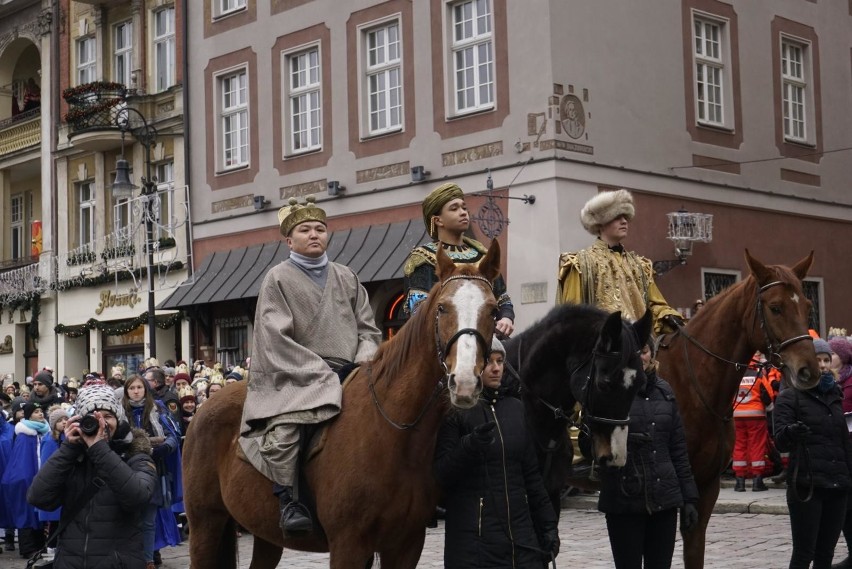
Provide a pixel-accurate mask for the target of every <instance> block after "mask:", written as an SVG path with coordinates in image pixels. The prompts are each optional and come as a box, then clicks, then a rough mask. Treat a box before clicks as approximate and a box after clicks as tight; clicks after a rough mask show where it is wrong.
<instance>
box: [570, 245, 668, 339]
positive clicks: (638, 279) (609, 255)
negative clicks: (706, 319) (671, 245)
mask: <svg viewBox="0 0 852 569" xmlns="http://www.w3.org/2000/svg"><path fill="white" fill-rule="evenodd" d="M566 302H573V303H575V304H591V305H593V306H597V307H598V308H601V309H603V310H606V311H607V312H615V311H616V310H620V311H621V316H622V317H623V318H625V319H626V320H629V321H631V322H635V321H636V320H638V319H639V318H641V317H642V315H643V314H645V307H646V306H647V307H650V309H651V313H652V314H653V315H654V333H655V334H661V333H666V332H670V331H671V330H670V329H669V327H668V326H666V325H665V324H664V323H663V321H662V319H663V317H664V316H667V315H669V314H672V315H675V316H678V317H680V316H681V314H680V313H679V312H678V311H677V310H675V309H674V308H672V307H671V306H669V305H668V303H666V299H665V298H663V295H662V293H661V292H660V289H658V288H657V285H656V284H654V269H653V266H652V264H651V261H650V259H646V258H645V257H641V256H639V255H637V254H636V253H634V252H633V251H624V252H617V251H613V250H611V249H610V248H609V247H608V246H607V244H606V243H604V242H603V241H602V240H600V239H598V240H597V241H595V242H594V244H593V245H592V246H590V247H587V248H585V249H583V250H582V251H579V252H577V253H562V254H561V255H560V256H559V276H558V282H557V286H556V303H557V304H564V303H566Z"/></svg>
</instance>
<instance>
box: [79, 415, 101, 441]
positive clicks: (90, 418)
mask: <svg viewBox="0 0 852 569" xmlns="http://www.w3.org/2000/svg"><path fill="white" fill-rule="evenodd" d="M99 427H100V423H99V422H98V419H97V417H95V416H94V415H91V414H90V415H85V416H84V417H83V418H82V419H80V430H81V431H82V432H83V434H84V435H88V436H92V435H94V434H95V433H97V432H98V428H99Z"/></svg>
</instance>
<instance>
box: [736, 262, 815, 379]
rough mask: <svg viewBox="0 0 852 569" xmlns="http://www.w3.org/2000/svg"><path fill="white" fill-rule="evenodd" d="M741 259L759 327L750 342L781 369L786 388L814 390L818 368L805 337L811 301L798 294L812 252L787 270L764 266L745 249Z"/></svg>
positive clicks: (806, 335)
mask: <svg viewBox="0 0 852 569" xmlns="http://www.w3.org/2000/svg"><path fill="white" fill-rule="evenodd" d="M745 258H746V262H747V263H748V266H749V268H750V269H751V274H752V276H753V277H754V279H755V282H756V284H757V303H756V312H755V319H756V321H757V324H758V325H759V326H756V327H753V333H752V338H750V340H751V341H752V343H753V344H755V345H757V346H758V348H757V349H759V350H760V351H761V352H763V353H764V355H765V356H766V359H767V360H768V361H769V362H770V363H771V364H772V365H774V366H776V367H778V368H780V369H781V371H782V373H783V374H784V378H785V379H786V381H787V382H789V384H790V385H792V386H793V387H795V388H797V389H810V388H812V387H814V386H815V385H816V384H817V383H818V382H819V368H818V366H817V360H816V353H814V345H813V342H811V341H810V340H811V337H810V335H809V334H808V316H809V314H810V311H811V301H809V300H808V299H807V297H805V293H804V292H803V291H802V279H804V278H805V277H806V276H807V274H808V269H810V267H811V263H813V258H814V254H813V251H811V254H810V255H808V256H807V257H805V258H804V259H802V260H801V261H799V262H798V263H796V265H794V266H793V267H790V268H788V267H784V266H780V265H773V266H766V265H764V264H763V263H761V262H760V261H758V260H757V259H755V258H754V257H752V256H751V255H750V254H749V252H748V249H746V251H745ZM754 328H759V330H754ZM804 340H808V341H804Z"/></svg>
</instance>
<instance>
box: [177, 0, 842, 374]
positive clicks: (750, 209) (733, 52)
mask: <svg viewBox="0 0 852 569" xmlns="http://www.w3.org/2000/svg"><path fill="white" fill-rule="evenodd" d="M202 4H203V5H202ZM628 4H629V5H625V4H624V3H613V2H593V3H576V2H557V1H553V0H551V1H547V0H536V1H532V2H508V1H506V0H461V1H459V0H429V1H427V2H407V1H403V0H390V1H387V2H374V1H367V0H364V1H359V2H351V3H347V5H346V8H345V9H344V8H342V7H341V6H340V5H339V4H338V3H334V2H331V1H330V0H296V1H292V0H290V1H288V0H280V1H274V0H273V1H270V2H252V1H251V0H244V1H239V0H205V1H204V2H203V3H200V4H199V5H193V8H192V9H191V10H190V11H191V12H192V14H191V15H190V17H189V18H188V22H189V27H188V37H189V43H190V45H192V50H190V51H189V52H188V54H187V56H188V60H189V70H190V71H189V76H188V77H187V88H188V89H189V92H190V97H189V98H190V99H191V100H192V101H193V106H192V112H190V113H189V124H190V135H189V136H190V145H191V146H192V147H193V148H194V152H193V153H192V155H191V160H190V172H191V175H192V179H193V181H194V187H195V191H194V192H193V197H192V200H193V211H194V218H195V224H194V235H195V254H196V256H195V258H196V264H197V266H202V265H203V264H204V263H205V259H211V260H212V259H214V258H215V261H216V262H215V263H214V265H215V264H218V265H217V266H221V267H227V266H228V263H227V262H226V261H225V260H224V259H225V258H224V255H228V254H234V253H236V257H237V258H240V259H242V258H243V257H244V255H245V253H246V252H248V251H250V250H252V247H256V248H258V249H260V248H262V246H263V245H264V244H270V243H275V242H277V241H278V240H279V239H280V237H279V236H278V233H277V220H276V212H277V210H278V208H279V207H281V206H282V205H285V204H286V202H287V200H288V199H289V198H291V197H294V196H296V197H299V196H303V195H305V194H315V195H316V196H317V197H318V198H319V202H320V203H321V205H322V207H324V208H325V209H326V211H327V212H328V213H329V215H330V217H331V221H330V229H331V230H332V231H333V232H334V236H333V237H332V248H333V249H334V242H335V239H336V238H337V237H338V235H340V236H341V237H343V236H344V235H345V238H346V239H347V243H346V244H340V243H338V249H339V251H336V252H335V255H339V257H338V259H339V260H344V261H349V263H350V264H351V265H352V266H353V268H354V269H355V270H356V271H357V272H358V273H359V275H360V276H361V278H362V280H364V281H366V282H367V283H368V287H369V289H370V292H371V294H372V298H373V303H374V308H375V309H376V315H377V320H378V322H379V323H380V324H384V325H385V327H386V328H392V325H393V322H394V318H393V317H394V314H393V311H392V308H393V307H394V306H395V303H396V302H398V299H399V295H400V294H401V292H402V281H401V276H402V275H401V266H394V267H392V268H390V269H388V266H387V264H385V265H382V267H383V268H385V269H388V270H385V271H384V272H383V273H376V272H375V267H376V265H377V263H376V259H377V258H382V259H385V258H390V257H392V255H389V254H388V253H386V252H384V251H383V248H393V247H402V246H410V241H411V240H414V239H418V238H425V235H424V234H421V235H417V236H416V237H411V238H410V240H409V241H406V242H403V241H404V240H399V239H396V238H395V237H393V236H390V237H388V236H387V234H388V233H390V231H389V228H392V227H394V225H395V224H409V225H408V226H407V227H410V228H415V227H417V228H418V229H419V225H420V222H419V218H420V210H419V204H420V202H421V200H422V198H423V197H424V196H425V194H426V193H427V192H428V191H429V190H430V189H431V188H433V187H434V186H436V185H438V184H440V183H442V182H444V181H446V180H453V181H456V182H458V183H459V185H460V186H461V187H462V188H464V189H465V191H467V192H469V193H477V194H480V195H481V196H486V195H488V194H489V192H488V191H487V190H488V188H489V187H493V188H494V193H493V194H492V195H491V199H488V198H486V197H474V198H472V200H471V201H473V202H474V203H473V204H472V205H473V209H472V211H473V217H474V219H475V223H474V225H475V233H476V235H477V236H478V237H480V238H481V239H482V240H484V241H486V242H487V240H488V238H489V237H491V236H497V237H498V238H499V239H500V240H501V242H502V244H503V245H504V248H503V251H504V257H505V258H504V261H505V263H504V272H505V276H506V279H507V282H508V287H509V292H510V294H511V296H512V297H513V299H514V302H515V307H516V312H517V315H518V321H517V323H516V324H517V325H518V326H519V327H520V328H523V327H524V326H527V325H529V324H530V323H531V322H533V321H534V320H535V319H537V318H539V317H541V316H542V315H543V314H545V313H546V311H547V310H548V309H549V308H550V307H551V306H552V305H553V302H554V297H555V282H556V269H557V259H558V255H559V252H560V251H569V250H577V249H580V248H582V247H584V246H586V245H587V244H589V243H590V242H591V240H592V239H593V238H592V236H590V235H588V234H586V233H585V232H584V230H583V229H582V227H581V226H580V223H579V210H580V208H581V207H582V205H583V203H585V201H586V200H587V199H589V198H590V197H592V196H593V195H594V194H595V193H597V192H599V191H601V190H604V189H610V188H617V187H623V188H627V189H629V190H631V191H632V192H633V193H634V197H635V199H636V204H637V216H636V219H635V220H634V222H633V224H632V226H631V232H630V237H629V240H628V246H629V247H630V248H633V249H636V250H638V251H640V252H641V253H642V254H644V255H646V256H648V257H650V258H652V259H653V260H655V261H666V260H677V259H676V257H675V252H674V247H673V243H672V242H671V241H669V240H667V238H666V237H667V223H668V222H667V217H666V214H667V213H669V212H676V211H678V210H681V209H685V210H688V211H690V212H701V213H706V214H712V215H713V216H714V228H713V229H714V231H713V240H712V242H711V243H708V244H703V243H700V244H696V245H695V247H694V252H693V254H692V256H691V257H689V258H688V259H687V264H685V265H676V263H675V265H676V266H675V268H673V269H671V270H670V271H668V272H666V273H665V274H663V275H660V276H658V279H659V285H660V288H661V289H662V290H663V292H664V294H665V295H666V296H667V299H668V300H669V302H670V304H671V305H672V306H675V307H683V311H684V313H685V314H686V315H688V314H689V312H690V307H691V306H692V304H693V303H694V301H695V300H696V299H698V298H705V297H709V296H712V295H713V294H715V293H716V292H718V291H719V290H721V289H722V288H723V287H724V286H727V285H728V284H730V283H732V282H735V281H736V280H738V279H741V278H744V277H745V276H747V274H748V269H747V267H746V265H745V261H744V255H743V253H744V249H745V248H748V249H749V250H750V251H751V253H752V254H754V255H755V256H756V257H758V258H759V259H761V260H763V261H765V262H767V263H781V264H793V263H795V262H796V261H798V260H799V259H800V258H802V257H804V256H805V255H807V254H808V253H809V252H810V251H811V250H814V251H815V261H814V265H813V268H812V270H811V277H810V278H809V281H808V282H807V284H806V290H807V292H808V295H809V297H811V299H812V300H813V301H814V303H815V310H814V326H815V327H817V328H818V329H820V330H821V331H823V332H825V331H826V330H827V326H828V325H843V323H845V322H848V321H850V319H852V307H850V306H849V305H848V303H845V302H844V301H843V298H844V295H843V292H842V291H843V290H844V285H843V283H845V282H847V281H848V279H849V277H850V276H852V275H850V274H849V273H850V269H848V268H846V267H845V266H842V264H838V263H836V262H835V260H836V259H838V258H842V255H843V245H842V243H843V242H844V241H846V239H845V238H844V236H845V237H848V236H849V235H850V218H852V208H851V207H850V205H852V200H850V195H849V192H848V190H847V188H846V180H848V179H849V174H850V161H849V160H848V154H849V152H850V151H849V150H848V148H849V147H850V146H852V145H850V144H849V143H848V141H847V133H848V132H849V130H850V129H849V127H850V124H849V122H850V120H852V117H850V115H849V113H848V112H847V108H848V106H849V103H850V100H852V81H850V79H852V78H850V47H852V45H850V39H849V38H850V37H852V33H850V32H852V13H850V7H849V6H847V5H846V4H845V3H837V2H833V3H832V2H804V1H801V0H781V1H778V2H772V3H754V2H748V1H746V0H730V1H721V0H682V1H681V2H678V3H672V2H662V1H652V2H637V3H628ZM844 149H845V150H844ZM424 171H425V172H426V175H424ZM489 175H490V181H491V184H490V185H489ZM529 196H535V200H534V203H533V201H532V200H529V199H524V198H525V197H526V198H528V197H529ZM376 233H380V234H381V235H376ZM356 234H357V235H358V240H359V243H358V247H359V249H356V248H355V246H354V245H352V244H351V243H350V241H351V240H352V237H353V236H354V235H356ZM391 237H393V238H391ZM350 249H351V251H350ZM282 258H283V257H282ZM395 260H396V258H392V259H391V263H390V264H393V262H394V261H395ZM670 265H671V264H670ZM206 269H207V267H205V270H206ZM240 276H241V275H240V274H236V275H229V278H231V279H239V278H240ZM377 276H380V277H381V278H380V279H379V278H377ZM211 280H215V279H211ZM250 280H251V279H250ZM210 286H212V287H213V288H215V287H216V285H215V283H214V284H212V285H210ZM210 290H211V289H209V288H208V292H209V291H210ZM252 292H253V291H252V289H251V287H248V288H247V289H245V290H237V291H229V292H224V293H220V294H219V295H218V296H216V295H215V294H213V295H212V296H211V295H206V296H205V295H193V294H189V295H186V296H185V297H184V298H183V300H180V301H178V300H177V297H173V301H174V304H176V305H180V304H181V303H184V304H185V306H184V308H185V309H188V310H194V311H196V313H199V314H202V313H203V317H202V318H203V319H204V321H205V322H206V324H205V329H206V331H205V332H203V333H201V334H200V336H199V337H198V343H199V345H206V346H207V347H208V350H207V352H206V354H205V355H206V356H208V357H215V356H216V355H217V350H218V348H217V347H216V346H218V345H221V342H222V341H223V337H222V335H221V332H220V330H221V329H224V328H228V327H230V326H232V325H235V324H237V323H238V322H242V325H241V326H242V327H243V330H242V332H240V333H241V334H244V336H245V337H248V338H250V334H251V319H252V314H253V305H252V298H251V294H252ZM255 292H256V291H255ZM211 300H213V302H211ZM234 318H236V320H233V319H234ZM217 322H218V323H219V324H217ZM244 351H245V352H246V354H247V352H248V351H250V348H249V347H246V348H245V349H244ZM246 354H240V355H246Z"/></svg>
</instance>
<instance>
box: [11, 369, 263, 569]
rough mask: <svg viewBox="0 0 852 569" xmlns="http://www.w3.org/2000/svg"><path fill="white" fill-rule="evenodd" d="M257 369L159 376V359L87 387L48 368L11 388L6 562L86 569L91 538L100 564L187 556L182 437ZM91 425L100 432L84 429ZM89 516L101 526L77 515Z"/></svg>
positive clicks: (91, 378) (91, 376) (94, 375)
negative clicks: (182, 546) (13, 557)
mask: <svg viewBox="0 0 852 569" xmlns="http://www.w3.org/2000/svg"><path fill="white" fill-rule="evenodd" d="M247 367H248V363H246V366H245V367H239V366H237V367H234V368H231V369H228V370H225V369H223V367H222V366H221V365H220V364H218V363H217V364H215V365H214V366H212V367H207V366H206V365H205V364H204V362H202V361H196V362H194V363H193V364H192V365H191V366H190V365H188V364H187V363H186V362H183V361H179V362H177V363H175V362H173V361H166V362H164V363H163V364H162V365H161V364H160V363H159V362H158V361H157V360H156V359H155V358H149V359H147V360H145V362H144V364H143V365H142V366H140V369H138V370H126V369H125V368H124V366H122V365H120V364H119V365H116V366H114V367H112V369H111V370H110V373H109V374H108V375H107V374H105V373H99V372H95V371H93V372H85V373H83V374H82V378H81V379H80V380H78V379H77V378H76V377H68V376H64V377H62V378H61V379H57V375H56V374H55V372H54V370H53V369H52V368H50V367H45V368H43V369H42V370H41V371H39V372H38V373H36V374H35V375H34V376H33V377H27V378H26V380H25V381H21V382H18V381H14V379H13V378H12V377H11V376H10V375H7V376H6V377H4V378H3V381H2V391H0V533H1V534H2V535H0V538H2V542H0V553H4V550H5V553H7V554H8V553H10V552H11V553H13V554H14V553H15V552H16V553H17V554H19V555H20V556H21V557H22V558H31V557H32V556H33V555H35V554H38V553H39V552H42V555H44V557H46V558H48V559H49V558H51V557H55V559H56V562H57V564H56V566H57V567H62V566H69V567H76V566H78V565H75V564H73V562H71V563H70V564H68V563H69V559H70V560H73V559H75V558H76V557H79V555H80V554H81V553H80V552H81V550H80V549H79V547H78V546H79V544H80V543H83V542H81V539H84V538H85V537H86V536H85V535H81V533H80V532H83V533H89V534H91V535H89V537H95V538H96V542H93V543H92V544H91V546H90V547H88V549H86V551H87V555H88V556H89V557H90V561H91V556H93V555H94V556H95V557H98V556H103V555H109V556H112V555H115V556H118V557H120V558H121V559H120V560H121V562H122V563H124V565H121V566H126V567H140V568H142V567H144V568H145V569H150V568H153V567H156V566H158V565H160V564H161V558H160V554H159V550H160V549H161V548H162V547H167V546H174V545H177V544H179V543H180V542H181V541H182V540H183V539H185V538H186V535H187V531H188V528H187V527H186V523H185V522H186V518H185V516H184V512H183V502H182V496H183V490H182V481H181V454H180V453H181V447H182V443H183V437H184V436H185V434H186V431H187V429H188V427H189V425H190V423H191V421H192V417H193V416H194V414H195V412H196V411H197V409H198V408H199V407H200V406H202V405H203V404H204V402H205V401H206V400H207V399H208V398H210V397H212V396H214V395H215V393H216V392H217V391H219V390H221V389H222V388H223V387H224V386H225V385H226V384H228V383H232V382H235V381H243V380H245V379H247V377H248V371H247V369H246V368H247ZM86 416H88V417H89V418H90V419H91V421H92V423H91V424H92V427H91V429H94V430H93V432H90V433H87V432H85V430H81V428H80V426H81V423H84V422H85V417H86ZM81 419H82V421H81ZM95 425H97V428H96V427H95ZM84 426H85V425H84ZM99 443H102V444H99ZM148 475H150V476H148ZM149 478H150V479H149ZM93 481H94V482H93ZM90 485H91V486H92V490H91V491H90V493H91V494H92V495H87V492H89V491H88V490H87V488H88V487H89V486H90ZM81 496H87V499H85V500H84V499H82V498H81ZM66 500H67V501H66ZM76 502H90V503H88V504H78V503H76ZM80 506H82V508H80ZM83 508H85V509H86V512H97V515H95V516H94V518H92V516H90V515H87V514H85V513H80V512H79V511H77V510H78V509H80V510H82V509H83ZM63 509H66V516H65V517H69V518H74V522H75V523H69V522H71V520H66V519H65V518H64V517H63V515H62V512H63ZM75 516H79V518H77V517H75ZM63 524H65V525H63ZM119 529H120V530H121V531H119ZM57 533H58V534H59V535H58V539H57V535H56V534H57ZM118 557H116V559H118ZM61 560H62V561H61ZM60 561H61V562H60ZM86 566H89V565H86Z"/></svg>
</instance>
